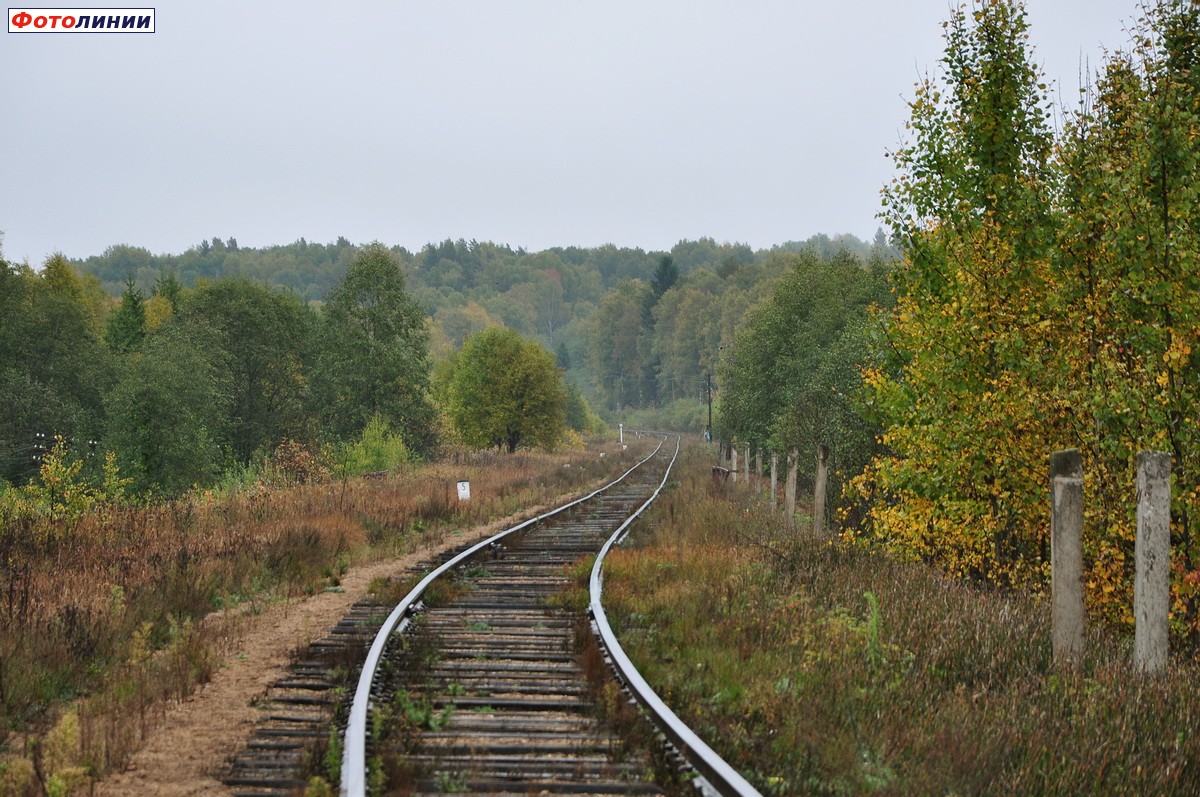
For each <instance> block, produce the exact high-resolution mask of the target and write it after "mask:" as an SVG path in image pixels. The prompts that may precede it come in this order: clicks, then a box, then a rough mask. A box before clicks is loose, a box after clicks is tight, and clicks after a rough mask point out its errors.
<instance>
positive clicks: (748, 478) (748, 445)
mask: <svg viewBox="0 0 1200 797" xmlns="http://www.w3.org/2000/svg"><path fill="white" fill-rule="evenodd" d="M744 461H745V463H746V489H747V490H749V489H750V487H751V485H750V444H749V443H746V457H745V460H744Z"/></svg>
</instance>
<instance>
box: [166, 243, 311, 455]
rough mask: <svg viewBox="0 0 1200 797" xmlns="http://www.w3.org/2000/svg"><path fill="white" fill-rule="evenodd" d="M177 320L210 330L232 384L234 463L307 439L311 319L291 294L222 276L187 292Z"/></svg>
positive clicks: (231, 443) (230, 404)
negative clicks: (306, 371) (180, 317)
mask: <svg viewBox="0 0 1200 797" xmlns="http://www.w3.org/2000/svg"><path fill="white" fill-rule="evenodd" d="M217 242H218V241H217V239H214V242H213V247H214V248H215V246H216V243H217ZM222 246H223V245H222ZM181 315H182V317H183V318H182V320H184V321H186V322H188V323H194V324H197V325H199V326H208V327H211V329H212V330H213V332H214V333H215V336H214V338H213V341H214V345H215V346H216V347H217V349H218V353H219V356H218V357H217V358H216V360H215V361H216V362H217V363H218V364H219V367H220V368H222V369H223V371H224V378H225V379H226V380H227V382H228V384H229V385H230V403H229V413H230V430H229V441H230V446H231V447H232V451H233V456H234V458H235V460H236V461H238V462H241V463H248V462H249V461H250V460H251V459H252V458H253V456H254V455H255V454H256V453H259V452H266V451H269V450H271V449H273V448H274V447H275V445H276V444H278V443H279V442H280V441H281V440H285V439H304V438H306V437H310V436H311V430H310V429H309V423H308V415H307V414H306V412H305V399H306V385H307V379H306V373H305V366H306V362H307V360H308V358H309V356H310V351H311V345H312V334H313V328H314V326H315V318H314V316H313V313H312V311H311V310H309V309H308V307H307V306H305V305H304V304H303V303H302V302H301V301H300V300H299V298H297V297H296V295H295V294H292V293H284V292H279V291H275V290H272V289H271V288H268V287H267V286H265V285H261V284H259V283H256V282H251V281H250V280H248V279H224V280H220V281H219V282H215V283H213V284H212V285H209V286H206V287H202V288H198V289H196V290H195V292H194V293H192V294H190V295H188V296H187V297H186V301H185V302H184V303H183V312H182V313H181Z"/></svg>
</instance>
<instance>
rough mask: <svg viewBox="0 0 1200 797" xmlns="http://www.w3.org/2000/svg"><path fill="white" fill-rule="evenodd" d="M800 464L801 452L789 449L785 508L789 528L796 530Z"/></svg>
mask: <svg viewBox="0 0 1200 797" xmlns="http://www.w3.org/2000/svg"><path fill="white" fill-rule="evenodd" d="M799 464H800V452H798V451H797V450H796V449H794V448H789V449H788V454H787V484H786V485H785V486H784V489H783V497H784V507H783V511H784V512H786V513H787V527H788V529H789V530H795V528H796V468H797V466H798V465H799Z"/></svg>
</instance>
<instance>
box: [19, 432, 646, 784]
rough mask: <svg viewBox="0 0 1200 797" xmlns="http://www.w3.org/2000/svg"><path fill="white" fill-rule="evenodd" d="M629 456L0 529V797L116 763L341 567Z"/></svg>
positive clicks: (74, 779)
mask: <svg viewBox="0 0 1200 797" xmlns="http://www.w3.org/2000/svg"><path fill="white" fill-rule="evenodd" d="M609 448H613V447H612V446H610V447H609ZM631 457H632V452H623V453H618V454H617V455H615V456H613V455H610V456H608V457H607V458H606V459H604V460H600V459H597V456H596V452H595V451H591V452H585V453H579V454H570V455H545V454H532V453H521V454H518V455H516V456H504V455H498V454H489V453H481V454H474V455H466V456H461V457H458V458H457V461H456V462H454V463H440V464H431V465H426V466H420V467H414V468H412V469H411V470H409V471H407V472H404V473H401V474H397V475H392V476H389V477H387V478H384V479H374V480H362V479H356V480H350V481H344V482H343V481H329V482H326V483H321V484H309V485H297V486H292V487H286V488H260V489H253V490H240V491H237V492H234V493H232V494H229V495H225V496H220V497H215V498H214V497H212V496H205V495H200V496H196V497H192V498H189V499H186V500H180V501H176V502H172V503H167V504H162V505H156V506H150V507H133V506H112V505H109V506H104V507H102V508H101V509H100V510H99V511H97V512H94V513H92V514H90V515H88V516H86V517H83V518H81V519H77V520H73V521H69V522H68V521H58V522H57V523H58V525H57V526H55V525H53V524H52V522H51V521H50V520H48V519H41V520H37V521H31V520H28V519H26V520H23V521H21V522H13V523H8V524H6V525H5V526H4V527H3V528H0V794H9V793H17V794H21V793H25V792H26V791H28V790H29V789H33V790H34V791H33V792H32V793H51V794H54V793H60V794H65V793H68V792H69V791H71V790H72V789H73V788H74V787H76V786H79V785H82V784H84V783H86V782H87V781H88V780H89V779H93V778H99V777H102V776H103V775H104V774H105V773H107V772H109V771H112V770H113V769H114V768H118V767H120V766H122V765H123V764H124V763H125V762H126V761H127V760H128V758H129V756H130V755H131V754H132V753H133V752H134V751H135V750H136V749H138V747H140V745H141V744H142V742H143V740H144V739H145V738H146V736H147V735H148V734H149V733H150V732H151V731H152V729H153V727H154V726H155V725H156V723H157V722H158V721H159V719H160V718H161V717H162V715H163V713H164V712H165V709H166V706H167V704H168V703H169V702H170V701H171V700H174V699H180V698H182V697H184V696H185V695H187V694H188V693H189V692H190V691H191V690H192V689H193V688H194V687H195V686H196V685H197V684H199V683H203V682H205V681H207V680H208V679H209V678H210V677H211V676H212V674H213V672H214V671H215V669H216V668H217V667H218V666H219V661H220V658H221V656H222V655H223V654H225V653H227V652H228V651H229V650H231V646H232V645H233V644H235V641H236V638H237V633H238V625H239V618H241V617H244V615H245V614H246V613H247V612H249V613H254V612H257V611H260V610H261V608H262V607H263V606H264V605H265V604H266V603H269V602H271V601H276V600H281V599H289V598H295V597H302V596H305V595H310V594H313V593H315V592H318V591H320V590H322V589H338V586H337V585H338V583H339V577H340V576H341V575H342V574H344V573H345V572H346V570H347V569H348V568H349V567H350V566H352V565H355V564H359V563H364V562H367V561H372V560H380V559H384V558H389V557H394V556H399V555H402V554H404V553H406V552H408V551H411V550H414V549H416V548H418V547H420V546H421V545H423V544H427V543H430V542H434V541H436V540H439V539H452V536H453V534H454V533H455V531H456V530H457V529H464V528H468V527H471V526H475V525H479V524H483V523H487V522H490V521H492V520H495V519H498V518H501V517H505V516H508V515H511V514H513V513H517V512H520V511H522V510H524V509H526V508H528V507H532V506H535V505H538V504H545V503H548V502H551V501H553V500H554V499H556V498H557V497H558V496H560V495H562V494H564V493H567V492H572V491H576V490H579V489H581V488H583V487H584V486H589V485H591V484H593V483H594V482H596V481H597V480H599V479H600V478H601V477H602V476H603V475H606V474H608V473H612V472H614V471H616V470H617V468H619V467H621V466H622V465H623V464H626V463H627V461H628V460H630V459H631ZM565 462H570V463H571V467H564V463H565ZM459 479H469V480H470V481H471V501H469V502H465V503H460V502H458V500H457V497H456V495H455V481H457V480H459ZM64 523H67V524H68V525H66V526H64V525H63V524H64ZM47 524H51V525H50V526H47ZM219 610H227V611H225V612H222V613H221V614H219V615H216V616H213V615H212V614H211V613H212V612H214V611H219ZM206 616H207V619H204V618H206ZM201 620H203V622H201Z"/></svg>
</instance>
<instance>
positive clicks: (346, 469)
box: [337, 414, 412, 476]
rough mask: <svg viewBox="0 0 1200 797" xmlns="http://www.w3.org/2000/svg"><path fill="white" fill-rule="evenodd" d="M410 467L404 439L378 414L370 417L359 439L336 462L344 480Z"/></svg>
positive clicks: (410, 456)
mask: <svg viewBox="0 0 1200 797" xmlns="http://www.w3.org/2000/svg"><path fill="white" fill-rule="evenodd" d="M411 463H412V455H411V454H410V453H409V450H408V448H407V447H406V446H405V445H404V438H403V437H401V436H400V433H399V432H397V431H394V430H393V429H392V428H391V426H389V425H388V423H387V421H385V420H383V418H382V417H380V415H379V414H376V415H374V416H372V418H371V421H370V422H369V423H368V424H367V427H366V428H365V429H363V433H362V436H361V437H359V438H358V440H357V441H355V442H353V443H351V444H350V445H348V446H346V447H345V448H343V449H342V451H341V456H340V457H339V458H338V467H337V472H338V474H339V475H345V476H361V475H362V474H364V473H375V472H378V471H385V470H387V471H391V470H398V469H400V468H403V467H405V466H406V465H409V464H411Z"/></svg>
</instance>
